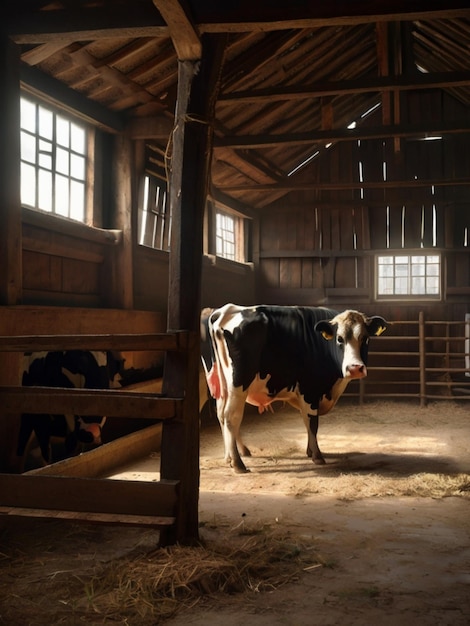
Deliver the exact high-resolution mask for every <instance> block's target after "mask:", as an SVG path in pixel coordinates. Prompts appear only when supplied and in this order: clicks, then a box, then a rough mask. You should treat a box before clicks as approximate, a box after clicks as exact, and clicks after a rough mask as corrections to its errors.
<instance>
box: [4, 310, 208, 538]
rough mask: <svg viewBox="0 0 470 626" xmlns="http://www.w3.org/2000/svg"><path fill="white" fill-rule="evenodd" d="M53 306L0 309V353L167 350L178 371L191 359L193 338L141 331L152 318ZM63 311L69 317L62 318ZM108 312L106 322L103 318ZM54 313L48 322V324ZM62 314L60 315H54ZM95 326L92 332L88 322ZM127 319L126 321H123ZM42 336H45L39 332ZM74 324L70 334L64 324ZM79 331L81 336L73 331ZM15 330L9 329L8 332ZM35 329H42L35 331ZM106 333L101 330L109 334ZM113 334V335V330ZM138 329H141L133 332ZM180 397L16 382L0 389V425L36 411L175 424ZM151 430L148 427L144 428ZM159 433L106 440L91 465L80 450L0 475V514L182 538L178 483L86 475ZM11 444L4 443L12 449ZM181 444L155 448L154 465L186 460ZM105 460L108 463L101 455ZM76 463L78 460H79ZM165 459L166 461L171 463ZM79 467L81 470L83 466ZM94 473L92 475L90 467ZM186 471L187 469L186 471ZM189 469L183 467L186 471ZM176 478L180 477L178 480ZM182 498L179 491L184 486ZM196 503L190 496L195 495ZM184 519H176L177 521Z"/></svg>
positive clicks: (193, 357)
mask: <svg viewBox="0 0 470 626" xmlns="http://www.w3.org/2000/svg"><path fill="white" fill-rule="evenodd" d="M54 309H55V308H54V307H45V309H41V308H38V309H36V308H35V307H4V308H2V309H0V322H1V321H2V320H3V323H2V324H1V325H0V328H1V336H0V354H4V353H20V354H21V353H23V352H28V351H40V350H65V349H84V350H89V349H90V350H122V351H127V352H129V353H130V352H133V351H150V352H153V353H162V352H164V353H170V352H174V353H177V354H179V355H180V361H181V363H182V365H183V367H185V368H186V366H187V363H188V362H191V363H192V364H193V365H194V362H195V360H196V359H198V358H199V343H198V341H196V338H195V336H193V335H195V334H194V333H189V332H185V331H177V332H165V333H163V332H156V331H155V329H154V328H153V329H149V326H151V324H152V323H154V324H155V322H157V321H158V322H159V323H161V319H160V318H159V315H158V314H152V313H150V312H137V311H119V312H118V311H114V312H113V311H111V312H110V311H106V312H105V313H104V314H103V312H102V313H101V314H100V315H97V312H96V311H93V310H90V311H89V316H88V317H89V319H88V320H87V323H86V324H85V323H84V322H83V320H84V319H85V318H86V317H87V316H86V315H85V314H84V311H81V313H82V317H80V315H77V314H76V311H75V310H74V309H68V310H65V311H64V310H61V309H55V310H54ZM67 313H69V315H67ZM108 313H109V314H110V315H109V319H108V322H107V323H106V319H107V318H106V315H107V314H108ZM54 314H55V316H56V317H55V324H54V323H53V322H54ZM60 314H62V315H60ZM62 318H64V322H63V324H62V334H55V333H52V332H51V330H52V329H54V330H57V327H58V326H59V323H58V320H60V319H62ZM93 319H94V320H95V321H97V323H96V324H95V326H94V329H95V330H94V333H90V329H91V328H92V327H93V322H92V321H91V320H93ZM124 319H127V324H126V325H125V324H124V323H123V321H124ZM46 321H47V325H46V328H48V329H49V332H48V333H47V334H46V332H45V330H44V328H45V324H46ZM71 325H72V326H73V325H75V329H74V331H71V330H70V326H71ZM85 326H86V330H87V331H88V333H89V334H85V333H84V332H83V331H82V332H81V329H83V328H84V327H85ZM13 328H15V329H16V330H12V329H13ZM39 328H42V332H41V333H38V332H36V331H37V330H38V329H39ZM111 329H112V332H106V330H111ZM116 330H120V331H121V332H120V333H116ZM139 331H142V332H139ZM184 403H185V397H184V394H182V395H180V396H177V397H170V396H169V395H163V394H160V393H153V392H152V393H150V392H147V391H139V390H138V389H137V390H132V391H126V390H121V389H108V390H98V389H92V390H90V389H63V388H47V387H29V388H25V387H21V386H20V385H19V384H16V385H8V386H6V385H5V386H1V387H0V407H1V409H0V411H1V412H0V424H1V425H2V426H3V425H4V424H5V423H7V422H8V420H9V419H10V416H11V415H20V414H21V413H23V412H33V413H37V414H54V413H57V414H63V413H70V414H73V415H75V414H80V415H106V416H109V418H111V419H112V417H113V416H122V417H128V418H129V417H130V418H132V417H136V418H139V419H148V420H150V423H154V422H161V423H163V422H165V421H172V420H176V421H179V420H180V419H181V416H182V415H183V413H184V411H185V408H184ZM151 428H152V427H151ZM159 436H160V434H159V433H158V432H155V429H154V428H153V429H152V430H151V431H149V430H147V429H145V432H144V431H142V433H141V434H140V435H139V434H135V435H133V436H131V437H130V438H129V439H127V440H126V442H125V443H126V445H120V443H119V442H112V443H111V444H110V447H108V448H103V450H101V451H100V452H99V453H97V452H96V453H95V457H98V456H99V462H98V461H96V462H92V463H89V462H88V458H87V455H88V453H84V454H83V455H81V458H80V457H79V458H75V459H73V460H71V461H64V462H63V463H62V464H61V465H60V466H59V467H55V466H54V465H52V466H50V468H46V469H45V470H41V471H38V472H33V473H31V474H22V475H15V474H5V473H4V474H0V494H1V495H0V513H2V514H5V515H14V516H15V515H26V516H30V517H53V518H66V519H75V520H84V521H93V522H105V523H117V524H138V525H152V526H155V527H160V528H163V527H165V528H167V527H170V526H173V525H176V528H177V531H176V532H175V533H174V535H175V540H180V539H181V540H185V539H187V532H186V531H187V529H186V528H185V527H184V524H182V523H181V521H180V520H178V519H177V516H178V515H180V512H181V511H183V512H184V507H185V503H180V502H179V499H178V498H179V493H180V492H181V481H180V480H177V479H174V480H173V479H166V480H162V479H161V480H158V481H155V482H153V481H152V482H150V483H145V482H144V483H141V482H136V481H130V482H129V481H119V480H110V479H106V478H99V477H96V476H94V475H93V474H94V473H95V472H94V470H96V471H97V472H99V473H100V474H102V473H103V472H105V469H106V461H107V460H109V467H111V466H115V465H116V463H117V459H116V454H119V453H121V452H123V453H124V454H125V455H126V457H125V458H126V460H128V458H129V445H127V444H130V445H135V446H136V448H137V450H138V452H137V453H141V452H142V450H143V448H142V445H144V448H145V446H146V445H147V444H145V443H144V444H143V443H142V442H143V441H145V439H146V438H149V439H150V438H152V441H155V437H157V438H159ZM14 443H15V442H10V444H14ZM189 444H190V442H188V441H186V440H182V441H181V442H180V446H179V447H178V448H175V447H174V446H173V447H172V449H171V451H170V450H169V449H166V448H165V445H164V444H163V446H162V450H161V462H163V463H168V461H167V460H166V454H167V453H171V455H172V457H173V455H175V454H177V455H179V456H181V459H182V460H181V462H182V463H188V457H189V455H188V454H187V450H186V449H185V445H189ZM106 457H108V459H107V458H106ZM82 459H83V462H81V460H82ZM171 462H174V461H173V459H172V460H171ZM85 467H86V469H84V468H85ZM98 468H99V470H98ZM193 469H194V468H193ZM189 471H190V470H189ZM194 471H195V472H197V468H195V469H194ZM183 479H184V477H183ZM184 492H186V493H187V488H185V489H184ZM195 499H196V501H197V497H196V498H195ZM183 518H184V516H183Z"/></svg>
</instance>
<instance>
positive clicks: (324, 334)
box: [321, 330, 333, 341]
mask: <svg viewBox="0 0 470 626" xmlns="http://www.w3.org/2000/svg"><path fill="white" fill-rule="evenodd" d="M321 334H322V337H323V339H326V340H327V341H331V340H332V339H333V335H332V334H331V333H327V332H326V330H322V331H321Z"/></svg>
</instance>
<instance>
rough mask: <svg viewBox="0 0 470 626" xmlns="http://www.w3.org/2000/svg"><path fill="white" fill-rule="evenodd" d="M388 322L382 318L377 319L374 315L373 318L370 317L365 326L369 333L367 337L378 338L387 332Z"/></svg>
mask: <svg viewBox="0 0 470 626" xmlns="http://www.w3.org/2000/svg"><path fill="white" fill-rule="evenodd" d="M387 327H388V322H386V321H385V320H384V318H383V317H379V316H378V315H376V316H375V317H371V318H370V319H369V323H368V324H367V330H368V331H369V335H372V336H374V337H379V336H380V335H381V334H382V333H384V332H385V331H386V330H387Z"/></svg>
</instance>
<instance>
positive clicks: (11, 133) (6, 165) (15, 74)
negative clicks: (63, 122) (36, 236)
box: [0, 37, 22, 305]
mask: <svg viewBox="0 0 470 626" xmlns="http://www.w3.org/2000/svg"><path fill="white" fill-rule="evenodd" d="M0 68H1V71H0V143H1V145H2V146H3V149H2V150H1V151H0V304H2V305H5V304H19V303H20V302H21V296H22V262H21V259H22V257H21V200H20V188H21V185H20V107H19V101H20V72H19V68H20V63H19V50H18V48H17V46H15V45H14V44H12V42H11V41H9V40H8V39H7V38H6V37H0Z"/></svg>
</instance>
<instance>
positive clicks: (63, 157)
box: [55, 148, 69, 176]
mask: <svg viewBox="0 0 470 626" xmlns="http://www.w3.org/2000/svg"><path fill="white" fill-rule="evenodd" d="M55 158H56V170H57V171H58V172H60V173H61V174H65V175H66V176H68V174H69V152H68V150H63V149H62V148H57V150H56V157H55Z"/></svg>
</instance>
